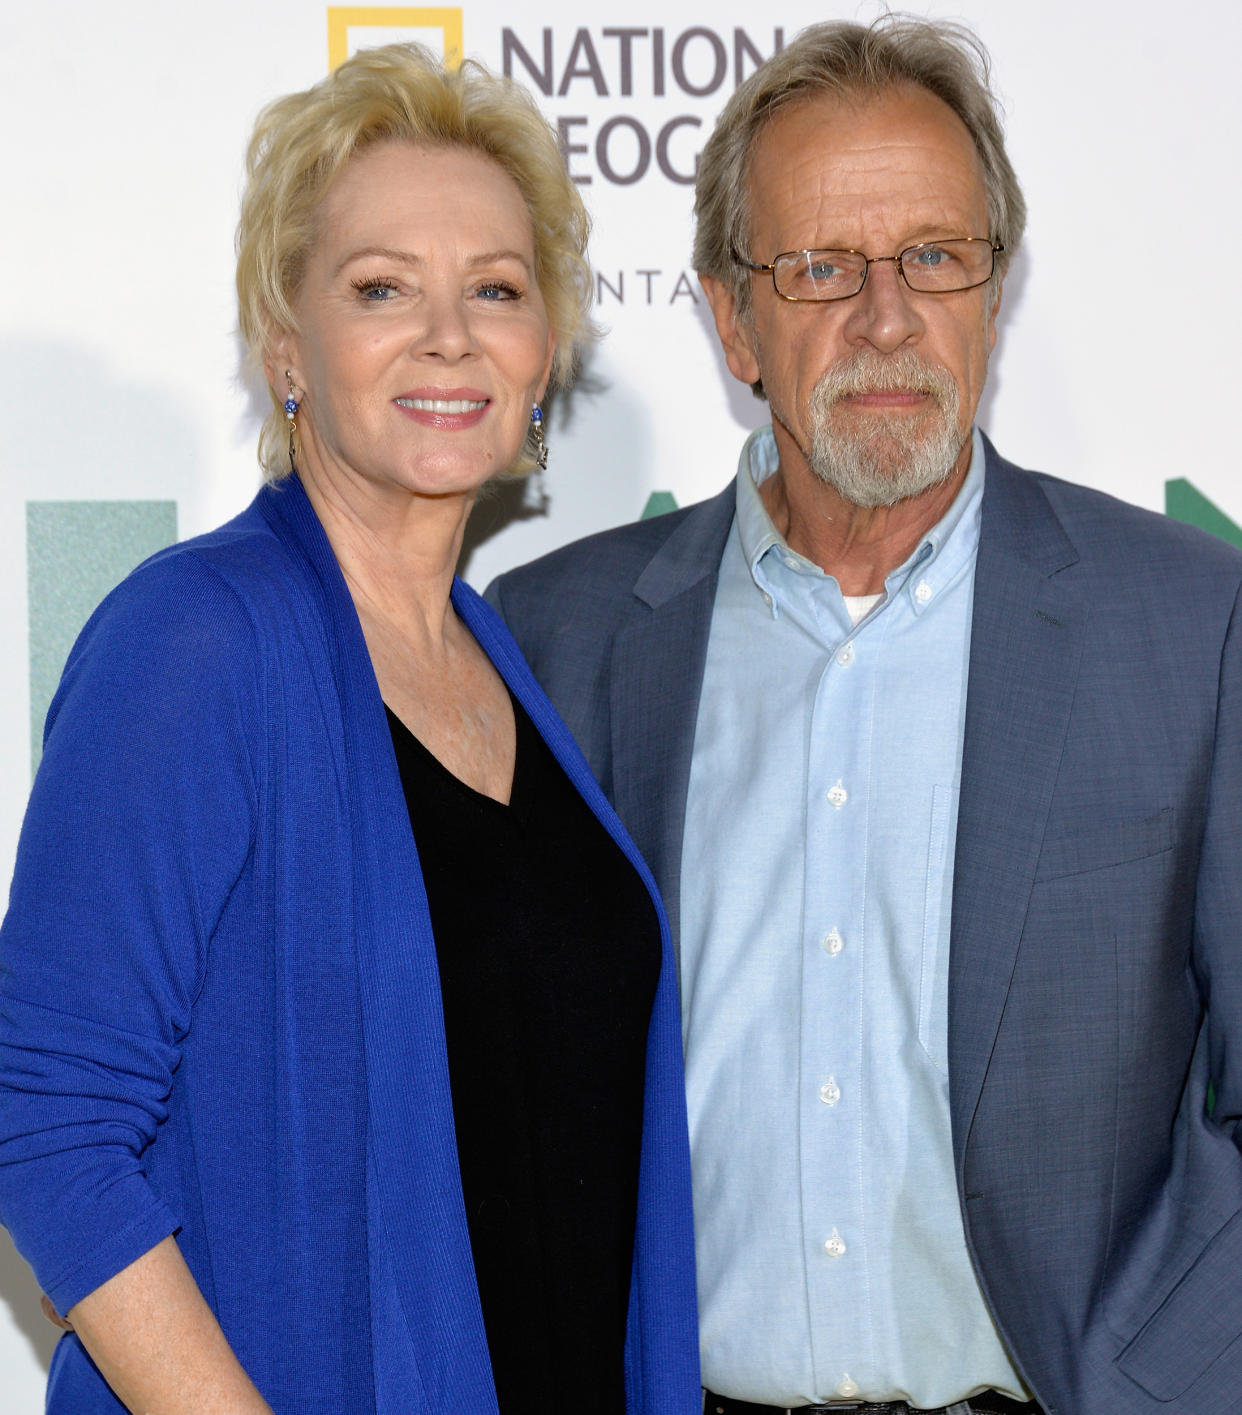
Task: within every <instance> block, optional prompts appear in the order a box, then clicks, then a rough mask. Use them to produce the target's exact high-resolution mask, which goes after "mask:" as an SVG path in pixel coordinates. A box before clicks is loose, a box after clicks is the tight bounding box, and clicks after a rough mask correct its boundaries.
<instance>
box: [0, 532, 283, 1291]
mask: <svg viewBox="0 0 1242 1415" xmlns="http://www.w3.org/2000/svg"><path fill="white" fill-rule="evenodd" d="M256 660H257V655H256V649H255V634H254V630H253V627H252V623H251V620H250V616H249V615H248V614H247V612H246V611H245V609H244V608H243V606H242V604H241V601H240V600H239V598H238V596H237V595H236V594H235V592H234V591H233V590H232V589H230V588H229V587H228V586H227V585H226V584H225V583H224V581H223V580H222V579H221V578H220V576H219V575H218V573H217V572H216V571H215V570H214V569H213V568H212V567H211V566H210V565H208V564H206V563H204V562H202V561H201V560H199V559H198V558H197V557H196V556H195V555H194V554H192V553H188V552H177V551H173V552H171V553H169V554H167V555H166V556H165V557H162V558H157V559H156V560H155V561H152V562H148V563H147V564H146V565H145V566H143V567H140V568H139V570H137V571H135V572H134V574H133V575H131V576H130V577H129V579H128V580H127V581H125V582H124V583H123V584H122V585H121V586H120V587H119V588H118V589H117V590H116V591H114V592H113V594H112V595H111V596H110V597H109V598H108V599H107V600H105V601H104V603H103V605H102V606H101V607H100V608H99V610H97V611H96V613H95V615H94V616H93V617H92V619H91V621H90V622H89V623H88V625H87V626H86V628H85V629H84V630H83V632H82V635H81V637H80V638H79V640H78V642H77V644H76V645H75V647H74V649H73V652H72V653H71V654H70V657H69V661H68V664H67V665H66V669H65V673H64V676H63V678H62V681H61V685H60V688H59V690H58V692H57V694H56V697H55V699H54V700H53V703H52V707H51V710H50V712H49V714H48V721H47V727H46V729H45V745H44V754H43V759H42V762H41V764H40V767H39V770H38V773H37V776H36V779H35V783H34V789H33V792H32V795H31V799H30V804H29V808H28V811H27V814H26V819H25V823H24V825H23V829H22V834H21V839H20V842H19V846H18V854H17V867H16V873H15V876H14V880H13V887H12V893H11V896H10V905H9V911H8V915H7V917H6V919H5V922H4V925H3V929H2V930H0V1219H2V1220H3V1222H4V1224H5V1225H6V1226H7V1227H8V1229H9V1230H10V1232H11V1233H12V1236H13V1239H14V1241H15V1243H16V1245H17V1247H18V1249H19V1250H20V1252H21V1253H22V1254H23V1256H24V1257H25V1258H26V1259H27V1261H28V1262H29V1263H30V1264H31V1266H32V1267H33V1268H34V1271H35V1275H36V1276H37V1278H38V1280H39V1282H40V1284H41V1285H42V1286H43V1288H44V1290H45V1291H46V1292H47V1293H48V1295H49V1296H50V1297H51V1299H52V1301H53V1303H55V1305H56V1307H57V1309H58V1310H59V1311H62V1312H64V1311H66V1310H68V1308H70V1307H71V1306H73V1304H74V1303H75V1302H77V1301H78V1300H79V1299H80V1298H82V1297H83V1296H85V1295H86V1294H87V1293H88V1292H91V1291H93V1290H94V1288H96V1287H98V1286H99V1284H100V1283H102V1282H103V1281H105V1280H106V1279H107V1278H109V1277H111V1276H112V1275H113V1274H114V1273H116V1272H119V1271H120V1270H121V1269H122V1268H124V1267H126V1266H128V1264H129V1263H131V1262H133V1261H134V1260H135V1259H136V1258H138V1257H139V1256H141V1255H142V1254H143V1253H144V1252H146V1251H147V1250H148V1249H149V1248H151V1247H152V1246H153V1245H154V1244H155V1243H157V1242H159V1241H160V1239H162V1238H164V1237H166V1236H167V1235H168V1234H169V1233H171V1232H173V1231H174V1230H175V1229H176V1227H177V1226H178V1223H179V1214H178V1212H177V1202H178V1200H177V1196H176V1195H173V1194H167V1193H165V1194H160V1193H156V1192H155V1190H154V1188H153V1186H152V1184H151V1183H150V1182H149V1179H148V1176H147V1172H146V1167H145V1164H144V1155H145V1154H146V1152H147V1150H148V1147H149V1146H151V1145H152V1143H153V1142H155V1140H156V1137H157V1135H158V1133H159V1130H160V1125H161V1122H162V1121H163V1120H164V1119H165V1117H166V1115H167V1114H168V1104H169V1096H170V1092H171V1090H172V1087H173V1078H174V1073H175V1071H176V1068H177V1064H178V1060H179V1057H180V1054H181V1046H182V1042H183V1039H184V1038H185V1035H186V1032H187V1030H188V1029H189V1027H190V1025H191V1016H192V1012H193V1007H194V1001H195V997H196V995H197V993H198V991H199V989H200V988H201V986H202V981H203V976H204V971H205V969H206V967H207V959H208V952H209V948H210V943H211V937H212V931H213V928H214V926H215V924H216V922H217V921H218V919H219V917H220V914H221V911H222V909H223V907H224V904H225V901H226V900H227V898H228V896H229V893H230V891H231V890H232V889H233V887H234V886H235V883H236V881H237V879H238V878H239V876H240V874H241V872H242V871H243V870H244V869H245V867H246V864H247V861H248V859H249V858H250V857H251V855H252V850H253V840H254V826H255V800H256V787H255V781H256V771H255V764H254V762H253V761H252V760H251V744H252V743H253V742H254V741H255V740H256V737H255V728H256V719H257V716H258V713H259V707H260V703H261V692H260V685H259V681H258V679H259V675H258V670H257V667H256Z"/></svg>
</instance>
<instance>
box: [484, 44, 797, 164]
mask: <svg viewBox="0 0 1242 1415" xmlns="http://www.w3.org/2000/svg"><path fill="white" fill-rule="evenodd" d="M500 43H501V51H500V53H501V69H502V71H503V72H504V74H505V75H506V76H507V77H509V78H517V79H521V80H522V81H523V82H524V83H527V84H530V85H532V86H533V87H534V88H536V89H538V91H539V92H540V93H541V94H542V95H543V96H544V98H556V99H568V100H571V102H570V103H569V104H567V105H565V106H566V107H568V108H570V111H568V112H559V113H557V114H556V117H555V122H556V127H557V132H558V134H559V135H560V142H561V151H562V152H563V153H564V156H565V162H566V164H567V165H568V167H569V171H570V175H571V176H572V177H573V179H574V181H575V182H578V183H580V184H582V185H583V186H588V185H590V183H592V182H593V181H594V180H595V177H596V175H597V174H598V175H599V176H600V177H602V178H603V179H604V181H606V182H610V183H612V184H614V185H615V186H619V187H628V186H631V185H633V184H634V183H635V182H641V181H642V180H643V178H644V177H646V176H648V175H649V174H656V173H658V174H659V175H660V176H662V177H664V178H665V179H666V180H668V181H670V182H674V183H677V184H678V185H679V186H687V187H688V186H693V185H694V178H695V173H696V171H697V170H698V161H699V151H700V148H701V145H702V143H701V137H702V133H701V130H702V129H703V128H704V126H705V120H706V124H710V122H711V121H712V119H714V117H715V114H716V111H717V110H718V109H719V108H720V107H721V106H722V103H723V100H724V98H725V97H727V96H728V93H730V92H732V90H733V89H735V88H737V86H738V85H739V84H740V83H741V82H742V80H743V79H745V78H746V77H747V75H748V74H750V73H752V72H753V71H754V70H755V69H757V68H758V67H759V66H760V64H762V63H764V62H765V61H766V60H768V59H770V58H771V57H772V55H773V54H775V53H777V52H778V51H779V50H780V49H783V48H784V45H785V34H784V30H783V29H781V28H774V29H772V30H771V31H764V32H763V34H760V33H758V32H755V33H752V32H751V31H749V30H745V29H741V28H740V27H735V28H734V29H731V30H724V31H721V30H716V29H712V28H710V27H709V26H707V25H691V26H689V27H688V28H686V29H683V30H678V31H673V30H666V29H665V28H663V27H662V26H656V27H654V28H640V27H635V26H630V25H604V26H600V27H598V28H593V29H585V28H582V29H576V30H574V31H572V32H570V31H568V30H557V29H552V28H551V27H548V26H544V27H543V28H542V29H541V30H537V31H536V30H531V31H525V30H523V31H521V32H519V31H518V30H516V29H510V28H508V27H507V26H506V27H505V28H504V29H502V30H501V34H500ZM722 90H723V92H722ZM616 98H621V99H628V100H631V102H630V104H629V105H628V108H627V111H622V112H615V111H612V108H611V106H610V107H609V110H608V111H607V113H606V114H604V115H599V116H596V115H592V114H590V113H587V112H582V111H578V112H573V111H572V108H573V107H577V108H579V110H581V109H583V108H588V107H590V108H593V109H598V107H599V103H598V100H612V99H616ZM574 99H577V100H578V102H577V103H573V102H572V100H574ZM706 99H712V100H713V102H712V103H710V104H707V103H703V100H706ZM687 100H691V101H695V100H697V101H698V102H699V103H700V104H701V108H700V111H699V112H686V111H684V109H685V107H686V106H687ZM673 104H677V105H678V107H679V108H681V109H682V110H683V111H679V112H678V111H675V112H673V113H672V114H668V113H667V112H666V110H667V109H668V108H669V107H671V106H672V105H673Z"/></svg>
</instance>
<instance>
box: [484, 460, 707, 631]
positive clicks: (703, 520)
mask: <svg viewBox="0 0 1242 1415" xmlns="http://www.w3.org/2000/svg"><path fill="white" fill-rule="evenodd" d="M732 520H733V483H732V482H730V483H729V485H728V486H727V487H726V488H725V489H724V490H723V491H722V492H720V493H718V494H717V495H716V496H714V497H711V498H709V499H708V500H706V501H700V502H696V503H695V504H694V505H693V506H686V507H682V508H680V509H679V510H676V511H670V512H668V513H666V514H665V515H662V516H652V517H649V518H648V519H647V520H643V521H633V522H631V523H629V524H628V525H624V526H616V527H613V528H612V529H610V530H606V531H597V532H596V533H595V534H594V535H589V536H584V537H583V538H582V539H581V540H576V541H572V542H570V543H569V544H568V545H564V546H561V547H560V549H558V550H554V551H551V552H550V553H549V554H547V555H543V556H540V557H539V558H538V559H537V560H532V561H530V562H529V563H528V564H526V565H520V566H518V567H517V568H516V569H514V570H509V571H506V572H505V573H504V574H502V575H500V576H498V577H497V578H496V579H495V580H493V581H492V583H491V584H490V585H489V586H488V588H487V590H486V598H487V599H488V600H489V601H490V602H491V603H492V605H493V606H494V607H495V608H497V609H498V610H500V612H501V613H502V614H503V615H504V616H505V618H506V619H512V618H514V617H518V618H521V617H524V614H523V611H524V609H525V607H526V606H534V607H535V608H537V609H538V610H540V611H541V612H542V613H545V614H548V615H551V616H556V615H558V614H561V613H563V612H565V609H566V607H567V606H568V605H571V604H574V605H581V604H582V603H583V602H584V601H587V602H589V603H591V604H592V605H593V606H594V607H595V608H597V609H598V608H601V607H602V606H603V605H604V604H605V603H609V602H612V603H627V602H629V601H631V600H632V599H633V596H634V592H635V588H636V586H637V585H638V584H639V581H640V580H642V579H643V577H644V575H645V574H647V572H648V571H649V570H650V569H652V567H653V566H657V565H658V564H660V563H661V562H667V563H668V567H669V569H670V571H671V572H672V573H673V575H674V576H677V575H680V576H683V577H685V578H687V579H693V578H695V577H696V576H698V575H701V574H703V573H707V572H711V573H714V571H715V568H716V566H717V565H719V562H720V556H721V554H722V553H723V550H724V542H725V539H726V537H727V535H728V531H729V527H730V525H731V524H732Z"/></svg>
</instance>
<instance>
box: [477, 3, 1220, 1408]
mask: <svg viewBox="0 0 1242 1415" xmlns="http://www.w3.org/2000/svg"><path fill="white" fill-rule="evenodd" d="M696 212H697V221H698V227H697V236H696V245H695V259H696V265H697V268H698V270H699V273H700V277H701V279H702V283H703V287H704V289H705V291H706V293H707V297H708V300H709V301H710V303H711V307H712V310H713V313H714V316H715V322H716V328H717V330H718V332H719V336H720V341H721V344H722V346H723V349H724V355H725V359H726V361H727V363H728V367H729V369H730V371H731V372H732V373H733V375H734V376H735V377H737V378H739V379H741V380H742V381H744V382H746V383H749V384H751V385H752V386H753V387H754V388H755V390H756V392H758V393H761V394H762V395H763V396H766V398H767V399H768V401H769V404H770V406H771V410H772V426H771V428H770V429H764V430H763V431H761V432H759V433H757V434H755V435H754V436H753V437H752V438H751V439H750V441H749V442H748V444H747V446H746V448H745V449H744V451H743V453H742V458H741V465H740V467H739V470H738V474H737V477H736V480H735V482H734V483H733V484H732V485H730V487H728V488H727V490H726V491H725V492H724V493H722V494H721V495H720V496H718V497H716V498H715V499H714V500H712V501H709V502H706V503H704V504H703V505H701V506H696V507H692V508H690V509H688V510H686V511H679V512H676V513H674V514H673V515H670V516H667V517H662V518H659V519H656V520H652V521H647V522H644V523H642V524H640V525H637V526H632V527H628V528H625V529H622V530H619V531H613V532H608V533H606V534H604V535H602V536H596V537H593V538H591V539H590V540H587V541H585V542H582V543H580V544H578V545H576V546H571V547H569V548H567V549H566V550H563V551H560V552H557V553H556V554H554V555H552V556H550V557H547V558H546V559H544V560H543V561H540V562H537V563H536V564H535V565H533V566H529V567H526V568H525V569H523V570H519V571H516V572H513V573H512V574H510V575H507V576H505V577H503V578H502V579H501V580H500V581H499V582H498V583H497V584H496V585H495V586H493V589H492V591H491V595H492V599H493V602H494V603H495V604H496V605H497V607H498V608H499V609H500V610H501V612H502V613H503V614H504V616H505V618H506V619H507V621H508V623H509V625H510V627H511V628H512V629H513V631H514V633H515V635H516V637H517V639H518V641H519V643H520V644H521V646H522V648H523V650H524V652H525V653H526V655H527V657H528V659H529V660H530V662H531V664H532V666H533V667H534V669H535V672H536V674H537V675H538V676H539V677H540V679H541V680H542V682H543V684H544V686H545V687H546V688H547V689H548V691H549V693H550V694H551V696H552V698H553V700H554V702H556V704H557V706H558V707H559V709H560V711H561V712H562V714H563V715H564V716H565V718H566V719H567V721H568V722H569V724H570V726H571V728H572V729H573V731H574V732H575V734H576V735H577V737H578V739H579V741H580V742H581V743H582V746H583V748H584V750H585V752H586V755H587V757H588V759H589V761H590V763H591V765H592V767H593V768H594V770H595V771H596V773H597V774H598V775H599V777H600V779H601V780H602V782H603V784H604V786H605V789H606V790H607V791H608V792H609V793H610V794H611V796H612V798H613V800H614V801H615V803H616V806H617V808H618V810H619V812H620V814H621V815H622V817H623V818H624V820H625V821H626V823H627V825H628V826H629V828H630V830H631V831H632V832H633V834H634V836H635V838H636V839H637V841H638V843H639V845H640V846H641V847H642V848H643V850H644V852H645V853H646V855H647V858H648V859H649V861H650V862H651V864H652V866H653V868H654V870H655V873H656V876H657V878H658V880H659V882H660V885H661V888H662V890H663V892H664V896H665V899H666V901H667V904H668V908H669V913H670V915H671V917H672V920H673V924H674V929H675V933H676V936H677V938H678V940H679V947H680V968H681V989H682V1004H683V1014H684V1037H685V1046H686V1070H687V1084H688V1088H689V1102H690V1106H689V1110H690V1125H691V1140H692V1150H693V1165H694V1184H695V1214H696V1229H697V1240H696V1241H697V1255H698V1267H699V1295H700V1309H701V1333H702V1342H701V1349H702V1359H703V1379H704V1383H705V1386H706V1387H707V1391H706V1396H705V1400H706V1405H705V1409H707V1410H709V1411H711V1412H714V1413H715V1415H773V1412H777V1411H789V1410H808V1409H809V1410H827V1409H830V1410H837V1409H845V1410H856V1411H859V1412H875V1415H880V1412H898V1411H906V1410H922V1411H926V1410H934V1411H941V1412H946V1411H947V1412H953V1415H967V1412H978V1413H979V1415H983V1412H987V1415H992V1413H993V1412H1019V1411H1028V1412H1036V1411H1040V1410H1042V1411H1045V1412H1047V1415H1155V1412H1157V1411H1159V1412H1168V1411H1170V1410H1176V1411H1177V1412H1178V1415H1224V1412H1226V1411H1236V1410H1238V1409H1239V1408H1242V1341H1240V1340H1239V1339H1238V1338H1239V1335H1240V1334H1242V1276H1239V1275H1240V1274H1242V1155H1240V1154H1239V1148H1238V1143H1237V1142H1238V1139H1239V1131H1238V1122H1239V1116H1240V1115H1242V1036H1239V1032H1240V1031H1242V947H1240V946H1239V944H1238V926H1239V923H1240V922H1242V789H1240V787H1242V717H1240V714H1242V635H1240V634H1239V633H1237V632H1235V618H1236V617H1237V616H1236V610H1237V602H1238V596H1239V589H1240V587H1242V556H1239V555H1238V554H1237V553H1236V552H1235V551H1233V550H1232V549H1230V548H1228V547H1226V546H1225V545H1223V544H1221V543H1220V542H1217V541H1213V540H1212V539H1210V538H1209V537H1206V536H1203V535H1201V534H1199V533H1198V532H1195V531H1193V530H1191V529H1190V528H1188V527H1184V526H1181V525H1178V524H1176V523H1173V522H1170V521H1167V520H1165V519H1164V518H1162V517H1158V516H1155V515H1153V514H1150V513H1148V512H1144V511H1140V510H1137V509H1135V508H1133V507H1129V506H1126V505H1124V504H1123V503H1121V502H1118V501H1115V500H1113V499H1111V498H1109V497H1105V496H1103V495H1100V494H1099V493H1096V492H1093V491H1089V490H1086V489H1084V488H1082V487H1076V486H1072V485H1069V484H1067V483H1065V482H1060V481H1057V480H1055V479H1053V478H1051V477H1048V476H1044V475H1042V474H1037V473H1031V472H1026V471H1022V470H1019V469H1018V468H1017V467H1015V466H1013V465H1012V464H1010V463H1008V462H1006V461H1004V460H1003V459H1002V458H1001V457H999V456H998V455H997V453H996V451H995V450H994V449H993V448H992V446H991V444H990V443H989V442H988V441H987V439H986V438H985V437H984V436H983V435H982V433H981V432H980V431H979V430H978V429H977V428H976V427H975V426H974V419H975V412H976V409H977V407H978V405H979V398H980V394H981V393H982V391H983V387H984V381H985V378H986V375H987V368H988V359H989V355H990V353H991V350H992V347H993V345H994V343H995V340H996V316H997V311H998V309H999V306H1000V300H1001V293H1002V284H1003V280H1004V275H1005V270H1006V268H1007V265H1008V262H1009V261H1010V259H1011V258H1012V256H1013V254H1014V253H1015V251H1016V250H1017V248H1018V245H1019V241H1020V239H1021V235H1022V228H1023V223H1024V204H1023V200H1022V196H1021V192H1020V190H1019V187H1018V183H1017V181H1016V179H1015V176H1014V173H1013V171H1012V168H1011V166H1010V163H1009V160H1008V158H1007V157H1006V154H1005V149H1004V142H1003V136H1002V132H1001V127H1000V124H999V121H998V118H997V113H996V105H995V102H994V100H993V97H992V95H991V93H990V91H989V89H988V84H987V62H986V57H985V56H984V54H983V52H982V50H981V49H980V47H979V46H978V42H977V41H976V40H975V39H974V37H973V36H972V35H971V34H969V33H968V32H967V31H964V30H962V29H960V28H957V27H954V26H952V25H947V24H942V23H924V22H916V21H909V20H903V19H899V18H894V17H892V16H889V17H886V18H885V19H883V20H881V21H879V22H878V23H877V24H876V25H874V26H872V27H870V28H864V27H861V26H858V25H853V24H845V23H833V24H826V25H820V26H816V27H814V28H812V29H810V30H808V31H806V32H804V33H803V34H802V35H801V36H800V37H799V38H798V39H797V40H796V41H795V42H794V44H792V45H791V46H790V47H789V48H788V49H786V50H785V51H784V52H782V53H781V54H778V55H777V56H776V57H774V58H773V59H772V60H771V61H770V62H769V63H768V64H766V65H765V66H764V67H763V68H762V69H760V70H759V71H758V72H757V73H756V74H754V75H753V76H752V77H751V78H750V79H749V80H748V81H747V82H746V83H745V84H744V85H742V87H741V88H740V89H739V90H738V92H737V93H736V94H735V96H734V97H733V99H732V100H731V101H730V103H729V105H728V106H727V107H726V109H725V111H724V113H723V115H722V117H721V119H720V121H719V124H718V126H717V128H716V130H715V132H714V134H713V136H712V138H711V141H710V142H709V144H708V146H707V149H706V150H705V152H704V154H703V158H702V163H701V167H700V171H699V177H698V192H697V204H696ZM1088 258H1091V257H1088ZM1101 278H1103V271H1101Z"/></svg>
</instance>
